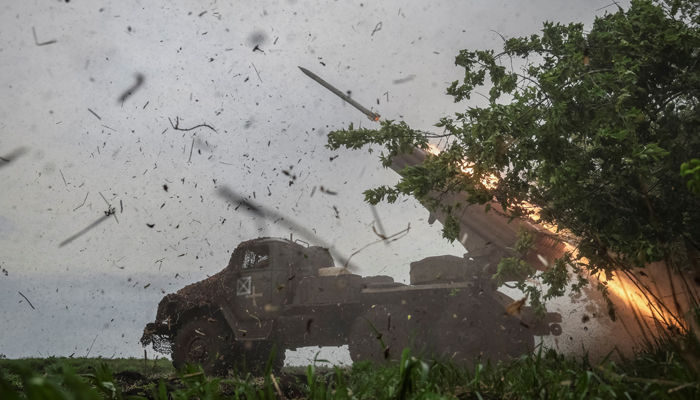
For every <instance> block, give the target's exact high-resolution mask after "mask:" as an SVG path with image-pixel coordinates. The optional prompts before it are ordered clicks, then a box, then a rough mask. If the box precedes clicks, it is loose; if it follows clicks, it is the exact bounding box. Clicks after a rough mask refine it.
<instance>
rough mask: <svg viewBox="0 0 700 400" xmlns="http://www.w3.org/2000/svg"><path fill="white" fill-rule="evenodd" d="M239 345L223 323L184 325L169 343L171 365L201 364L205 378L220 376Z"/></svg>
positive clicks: (204, 320) (203, 321) (210, 320)
mask: <svg viewBox="0 0 700 400" xmlns="http://www.w3.org/2000/svg"><path fill="white" fill-rule="evenodd" d="M238 347H239V345H238V344H237V343H236V342H235V341H234V338H233V334H232V333H231V330H230V329H229V328H228V326H226V325H225V324H224V323H223V321H220V320H216V319H213V318H202V319H197V320H192V321H190V322H188V323H186V324H185V325H184V326H183V327H182V328H180V329H179V330H178V331H177V333H176V334H175V338H174V340H173V353H172V358H173V366H174V367H175V368H176V369H180V368H182V367H183V366H184V365H185V364H187V363H190V364H197V365H201V366H202V369H204V373H206V374H207V375H221V374H225V373H226V372H227V371H226V369H227V366H228V365H232V364H233V362H234V361H235V359H236V358H237V355H238V352H237V351H236V349H237V348H238Z"/></svg>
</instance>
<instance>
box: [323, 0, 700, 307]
mask: <svg viewBox="0 0 700 400" xmlns="http://www.w3.org/2000/svg"><path fill="white" fill-rule="evenodd" d="M699 4H700V3H697V2H694V1H682V0H664V1H632V4H631V6H630V8H629V9H628V10H626V11H625V10H623V9H621V8H618V10H617V11H616V12H614V13H606V14H605V15H604V16H602V17H598V18H596V20H595V22H594V24H593V27H592V29H591V31H590V32H589V33H588V34H586V33H585V31H584V27H583V24H569V25H561V24H558V23H557V24H555V23H549V22H548V23H545V24H544V29H543V30H542V32H541V34H539V35H532V36H530V37H522V38H511V39H507V40H505V41H504V48H503V51H502V52H500V53H498V54H496V53H495V52H494V51H491V50H479V51H469V50H462V51H461V52H460V53H459V55H458V56H457V57H456V61H455V64H456V65H458V66H461V67H463V68H464V70H465V75H464V79H463V80H462V81H461V82H460V81H455V82H453V83H452V85H451V86H450V87H449V88H448V89H447V93H448V94H449V95H451V96H453V97H454V100H455V102H459V101H462V100H465V99H469V98H470V96H471V95H472V94H473V93H475V91H476V89H477V88H478V87H480V86H484V87H486V89H487V90H488V99H489V104H488V106H487V107H483V108H482V107H468V108H467V110H466V111H465V112H463V113H457V114H456V115H455V116H454V117H445V118H442V119H441V120H440V121H439V123H437V124H436V126H437V127H444V129H445V132H446V133H445V136H449V137H450V138H451V144H450V145H449V146H447V148H446V149H445V150H444V151H443V152H442V153H440V154H439V155H435V156H433V155H430V156H428V158H427V159H426V161H425V162H424V163H423V164H422V165H419V166H414V167H409V168H406V169H405V170H404V171H403V173H402V177H401V179H400V181H399V183H397V184H396V185H395V186H393V187H388V186H382V187H379V188H374V189H370V190H367V191H366V192H365V196H366V201H368V202H370V203H372V204H376V203H377V202H379V201H382V200H387V201H389V202H390V203H391V202H394V201H395V200H396V199H397V198H398V196H400V195H412V196H414V197H415V198H416V199H418V200H419V201H421V202H422V203H423V204H424V205H426V206H427V207H428V208H429V209H431V210H436V209H438V208H441V209H442V210H443V211H447V212H449V211H452V208H453V207H454V205H451V204H442V203H441V202H440V198H439V196H436V195H435V194H436V193H449V192H463V193H466V194H467V195H468V199H469V202H471V203H478V204H486V203H488V202H490V201H491V200H492V199H495V200H496V201H497V202H499V203H500V204H501V205H502V207H503V209H504V211H505V212H506V213H507V214H508V215H510V216H511V217H512V218H521V217H526V216H527V215H528V214H529V213H531V212H532V211H531V209H530V208H528V207H526V204H528V203H529V204H533V205H536V206H537V207H539V208H540V210H539V214H540V217H541V221H543V222H546V223H552V224H556V225H557V226H558V227H559V228H561V229H567V230H569V231H570V232H572V233H573V234H575V235H576V236H578V238H580V243H579V245H578V257H579V258H578V261H579V265H581V266H583V267H586V269H587V270H588V271H589V272H590V273H591V274H598V273H604V274H606V275H608V274H609V273H610V272H613V271H629V269H630V268H632V267H644V266H645V265H646V264H647V263H649V262H654V261H661V260H665V261H666V262H667V264H668V265H670V266H671V267H672V268H674V269H676V270H683V269H684V268H687V267H688V265H689V263H688V259H689V258H688V256H687V255H688V254H690V253H691V252H697V251H698V249H699V247H698V246H699V245H698V240H699V238H700V199H699V198H698V197H696V196H695V195H693V193H692V192H691V191H688V190H687V189H686V183H685V182H684V178H683V177H682V176H681V175H679V173H678V171H679V167H680V166H681V164H682V163H683V162H685V161H687V160H690V159H693V158H694V157H695V158H697V156H698V155H699V154H700V134H699V133H698V132H699V131H698V128H699V127H700V114H699V111H700V109H699V108H698V101H700V50H699V49H700V29H699V23H700V10H699V8H700V5H699ZM509 59H510V60H509ZM513 59H521V60H522V61H521V62H520V63H521V64H522V65H523V66H522V68H519V69H513V68H512V67H511V65H512V63H511V60H513ZM516 64H517V61H516ZM487 77H488V78H489V81H488V82H487V80H486V79H487ZM436 136H437V135H432V134H430V133H426V132H420V131H416V130H413V129H411V128H410V127H409V126H408V125H407V124H405V123H404V122H399V123H395V122H394V121H390V120H387V121H382V122H381V127H380V128H379V129H376V130H372V129H354V128H353V126H352V125H350V127H349V129H347V130H345V129H343V130H340V131H334V132H331V133H330V134H329V138H328V145H327V146H328V147H329V148H332V149H337V148H339V147H341V146H345V147H347V148H355V149H357V148H360V147H362V146H364V145H365V144H379V145H383V146H385V147H386V149H387V152H386V153H383V154H382V161H383V163H384V166H387V165H389V164H390V163H391V159H392V158H393V157H394V156H397V155H399V154H403V153H407V152H411V151H412V149H413V147H414V146H417V147H422V148H426V147H427V143H428V140H429V139H430V138H431V137H436ZM465 160H468V165H469V166H470V167H471V169H470V172H468V173H465V172H463V171H462V167H463V166H465ZM690 170H691V167H690V166H688V167H686V169H685V170H684V171H690ZM692 171H695V173H697V171H698V169H697V168H695V169H693V170H692ZM691 173H693V172H689V173H688V174H691ZM493 175H495V176H497V177H498V178H499V180H498V184H497V185H496V186H495V187H490V186H487V185H485V184H484V183H483V182H484V180H485V179H486V178H488V177H489V176H493ZM694 182H695V181H694ZM688 187H689V188H690V187H691V185H690V184H689V185H688ZM693 187H694V186H693ZM450 222H451V221H449V220H448V223H447V224H445V228H444V231H443V235H444V236H445V237H446V238H448V239H449V240H454V239H456V238H457V237H458V234H459V232H458V229H459V225H457V224H455V223H454V221H452V222H453V223H450ZM569 256H570V255H569ZM584 260H586V261H585V262H584ZM511 261H513V260H511ZM571 261H573V260H571ZM558 265H559V266H560V268H559V273H558V275H557V277H556V279H552V281H553V282H555V285H557V286H558V287H556V288H554V289H555V290H554V291H553V292H552V293H553V294H554V295H557V294H558V295H561V294H562V293H563V290H561V289H562V288H563V285H566V284H567V282H568V281H569V278H567V277H566V276H565V275H566V274H565V273H564V274H563V275H562V273H561V268H562V265H563V263H560V264H558ZM562 277H564V278H563V279H562ZM603 286H604V285H603ZM601 289H602V290H603V292H604V294H605V293H606V292H605V290H604V289H605V288H604V287H602V288H601ZM550 297H551V296H550ZM609 304H611V303H609ZM611 315H613V314H611Z"/></svg>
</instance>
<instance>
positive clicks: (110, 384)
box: [0, 340, 700, 400]
mask: <svg viewBox="0 0 700 400" xmlns="http://www.w3.org/2000/svg"><path fill="white" fill-rule="evenodd" d="M676 350H677V349H676V347H674V344H673V343H672V342H670V341H663V340H659V341H657V342H655V343H654V344H653V345H649V346H648V347H647V349H646V350H645V351H644V352H643V353H642V354H639V355H638V357H636V358H635V359H632V360H620V361H618V362H612V361H610V360H609V359H607V358H606V359H605V360H603V361H602V362H600V363H597V364H591V363H590V362H589V361H588V358H587V357H585V356H584V357H582V358H581V357H579V358H573V357H567V356H563V355H560V354H557V353H556V352H555V351H554V350H546V349H543V348H538V349H537V351H536V352H535V353H533V354H530V355H525V356H522V357H520V358H519V359H517V360H514V361H512V362H509V363H500V364H497V365H492V364H490V363H475V365H473V366H471V368H463V367H461V366H457V365H454V364H451V363H438V362H432V361H431V360H426V359H418V358H415V357H412V356H411V355H410V353H409V351H408V350H405V351H404V353H403V355H402V358H401V360H400V362H395V363H393V364H389V365H385V366H374V365H372V364H370V363H367V362H365V363H357V364H354V365H353V366H352V367H351V368H345V369H341V368H338V367H334V368H321V367H317V366H316V362H321V361H325V360H316V361H315V362H314V364H312V365H309V366H308V367H307V368H305V371H303V372H305V374H303V375H302V374H300V372H302V370H301V369H299V368H296V369H286V370H285V371H284V372H283V374H282V375H281V376H279V377H275V379H276V380H275V382H273V380H272V375H271V374H270V366H269V365H268V368H267V371H266V373H265V377H264V378H260V377H253V376H252V375H250V374H246V373H242V372H240V371H230V372H229V375H228V376H226V377H222V378H211V377H206V376H205V375H204V374H203V373H202V371H201V369H200V368H199V367H197V366H187V367H186V368H185V369H183V370H182V371H175V370H174V369H173V368H172V366H170V365H169V361H167V360H165V359H160V360H151V361H149V362H148V364H147V365H146V366H144V361H143V360H138V359H118V360H106V359H66V358H47V359H21V360H0V398H1V399H3V400H4V399H8V400H15V399H25V398H26V399H66V400H68V399H96V400H97V399H143V398H150V399H159V400H160V399H162V400H165V399H191V398H198V399H254V400H262V399H279V398H282V397H284V398H288V399H291V398H305V399H314V400H325V399H440V398H458V399H480V400H481V399H635V400H636V399H651V398H654V399H656V398H658V399H700V387H699V381H698V377H697V376H695V375H693V373H692V368H690V365H689V362H693V361H692V360H689V359H688V358H687V357H683V356H681V355H680V354H679V353H678V352H677V351H676ZM113 371H114V372H115V373H116V372H121V371H143V373H144V375H145V376H144V378H143V380H142V381H139V382H137V384H136V385H134V383H133V382H132V383H131V385H132V386H137V387H131V386H125V385H124V383H123V382H122V381H120V380H118V379H115V377H114V374H113ZM285 372H286V373H285ZM295 372H296V374H295ZM134 393H137V394H139V396H135V395H134Z"/></svg>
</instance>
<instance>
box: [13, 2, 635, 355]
mask: <svg viewBox="0 0 700 400" xmlns="http://www.w3.org/2000/svg"><path fill="white" fill-rule="evenodd" d="M609 3H610V1H609V0H596V1H587V2H582V1H574V0H567V1H544V0H542V1H520V2H514V1H433V2H418V1H414V2H409V3H408V4H407V2H404V1H381V2H380V1H373V2H370V1H362V0H360V1H316V2H307V1H269V2H265V1H259V0H256V1H236V2H217V1H213V2H212V1H206V2H205V1H180V0H177V1H175V0H171V1H122V2H100V1H70V2H67V1H57V0H44V1H23V2H3V5H2V6H1V8H0V10H1V11H0V71H2V73H0V88H1V90H0V157H4V158H6V159H11V162H4V161H2V160H0V187H1V188H2V189H0V268H2V270H1V271H0V272H2V275H0V354H4V355H6V356H7V357H10V358H15V357H27V356H39V355H43V356H47V355H49V354H50V355H57V356H68V355H70V354H71V353H75V355H76V356H84V355H86V354H87V352H88V349H89V348H90V347H92V349H91V350H90V355H91V356H98V355H100V356H104V357H111V356H117V357H127V356H134V357H141V356H143V350H142V348H141V346H140V345H139V344H138V343H137V341H138V339H139V338H140V336H141V333H142V330H143V327H144V326H145V325H146V323H148V322H151V321H153V319H154V317H155V313H156V306H157V304H158V301H160V299H161V298H162V296H163V295H164V293H170V292H174V291H176V290H177V289H180V288H182V287H183V286H185V285H187V284H190V283H193V282H196V281H199V280H201V279H203V278H206V277H207V276H209V275H212V274H214V273H216V272H218V271H220V270H221V269H222V268H224V267H225V266H226V264H227V262H228V259H229V257H230V254H231V251H232V250H233V249H234V248H235V247H236V245H237V244H238V243H240V242H241V241H243V240H247V239H251V238H254V237H258V236H282V237H289V235H290V233H292V234H294V237H295V238H301V239H303V240H305V241H308V242H311V243H314V244H320V242H324V243H325V244H327V245H330V246H332V248H333V251H334V253H335V254H336V255H340V256H348V255H349V254H351V253H353V252H354V251H356V250H357V249H359V248H360V247H362V246H364V245H365V244H367V243H370V242H372V241H374V240H376V236H374V234H373V233H372V230H371V227H372V221H373V219H374V217H373V215H372V212H371V210H370V207H369V206H368V205H367V204H366V203H364V201H363V198H364V196H363V195H362V192H363V191H364V190H365V189H368V188H372V187H376V186H378V185H382V184H387V185H391V184H393V183H395V182H396V181H397V179H398V176H397V175H396V174H395V173H394V172H393V171H391V170H385V169H382V167H381V164H380V163H379V161H378V159H377V156H376V153H375V154H372V155H370V154H368V152H367V151H366V150H362V151H347V150H340V151H335V152H331V151H329V150H327V149H326V148H324V145H325V144H326V134H327V133H328V132H329V131H331V130H334V129H341V128H345V127H347V126H348V125H349V124H350V123H351V122H352V123H354V124H355V125H356V126H357V125H358V124H361V125H362V126H369V125H370V124H372V123H371V122H370V121H368V120H367V119H366V117H365V116H364V115H362V114H361V113H359V112H358V111H357V110H355V109H354V108H352V107H350V106H348V105H346V104H344V103H343V102H342V101H341V100H340V99H338V98H336V97H335V96H334V95H332V94H331V93H330V92H328V91H327V90H326V89H324V88H322V87H321V86H319V85H318V84H317V83H315V82H313V81H312V80H310V79H309V78H307V77H306V76H305V75H304V74H302V73H301V71H300V70H299V69H298V68H297V66H303V67H305V68H307V69H309V70H311V71H312V72H315V73H316V74H318V75H319V76H321V77H322V78H323V79H325V80H327V81H328V82H330V83H332V84H334V85H336V86H337V87H338V88H339V89H340V90H343V91H348V90H350V91H352V97H353V98H354V99H356V100H357V101H359V102H360V103H362V104H364V105H365V106H366V107H368V108H370V107H371V108H372V109H373V110H374V111H376V112H379V113H380V114H381V115H382V117H383V118H388V119H398V120H401V119H403V120H405V121H406V122H408V123H409V124H410V125H411V126H412V127H413V128H417V129H422V130H428V131H435V132H438V131H437V128H434V127H433V125H434V124H435V123H436V122H437V121H438V120H439V118H441V117H443V116H448V115H452V114H453V113H454V112H456V111H463V110H464V109H465V108H466V107H467V106H468V105H476V104H483V103H480V101H481V100H480V98H479V96H475V98H474V99H473V101H472V102H465V103H461V104H454V103H453V102H452V98H451V97H448V96H446V95H445V89H446V87H448V86H449V85H450V83H451V82H452V81H454V80H457V79H460V78H461V77H462V76H463V70H462V69H460V68H457V67H455V66H454V58H455V56H456V55H457V54H458V52H459V51H460V50H462V49H471V50H476V49H495V50H498V49H499V48H500V46H501V43H502V39H501V37H500V36H499V34H500V35H503V36H504V37H506V38H508V37H514V36H521V35H528V36H529V35H530V34H533V33H538V32H539V31H540V30H541V29H542V23H543V22H544V21H547V20H549V21H559V22H562V23H569V22H584V23H586V25H587V26H588V27H590V24H591V22H592V21H593V18H594V16H595V15H602V14H603V13H604V12H605V11H606V10H611V11H614V9H613V8H607V9H601V10H597V9H599V8H601V7H605V6H607V5H609ZM622 4H623V5H624V2H623V3H622ZM596 10H597V11H596ZM496 32H498V33H499V34H497V33H496ZM129 93H130V94H129ZM176 121H179V125H178V126H177V127H178V128H180V129H189V128H191V127H194V126H197V125H201V124H206V125H207V126H201V127H199V128H196V129H193V130H188V131H182V130H176V129H174V128H173V126H172V125H171V122H172V123H173V124H175V123H176ZM373 126H377V125H373ZM376 150H380V149H376ZM283 171H287V172H288V173H289V174H290V175H292V176H295V177H296V179H292V178H290V176H288V175H286V174H285V173H284V172H283ZM166 185H167V190H166V189H165V188H166ZM320 186H323V187H324V188H325V189H328V190H330V191H332V192H336V193H337V195H329V194H325V193H322V192H321V191H320V190H319V188H320ZM221 188H228V189H230V190H231V191H233V192H235V193H237V194H238V195H239V196H241V197H244V198H246V199H247V200H248V201H250V202H251V203H253V204H256V205H257V206H260V207H263V208H264V209H265V210H269V211H272V212H267V213H266V215H268V216H271V215H273V214H274V215H276V217H275V218H269V219H265V220H260V219H254V218H255V216H253V215H251V214H250V213H247V212H245V211H244V207H241V208H239V209H238V210H236V207H237V206H238V203H237V202H236V201H234V200H232V199H230V198H224V197H222V196H219V195H218V194H217V193H218V189H221ZM312 194H313V196H312ZM103 197H104V199H103ZM108 203H109V206H108ZM109 207H114V209H115V211H116V214H115V216H116V218H115V216H110V217H109V218H107V217H106V216H105V211H108V210H109ZM377 212H378V215H379V216H380V218H381V222H382V224H383V227H384V229H385V230H386V232H387V233H394V232H398V231H400V230H403V229H405V228H406V227H407V226H408V224H410V226H411V230H410V232H409V234H408V235H407V236H406V237H405V238H403V239H402V240H400V241H398V242H395V243H394V244H391V245H389V246H384V245H376V246H373V247H370V248H368V249H366V250H364V251H363V252H362V253H360V254H358V255H357V256H355V257H354V258H353V264H354V266H355V272H356V273H360V274H363V275H374V274H379V273H381V274H387V275H391V276H393V277H395V278H396V279H397V280H400V281H407V278H408V264H409V263H410V262H411V261H416V260H420V259H422V258H424V257H427V256H433V255H442V254H452V255H458V256H461V255H462V254H463V253H464V248H463V247H462V246H461V245H459V244H455V245H452V244H449V243H447V242H446V241H444V240H443V239H441V235H440V230H441V226H440V224H439V223H435V224H434V225H432V226H430V225H428V223H427V217H428V212H427V211H426V210H425V209H424V208H423V207H421V206H420V205H419V204H418V203H417V202H416V201H415V200H413V199H411V198H405V199H400V200H399V202H398V203H397V204H395V205H391V206H387V205H380V206H378V207H377ZM279 218H284V220H280V219H279ZM117 219H118V221H117ZM95 223H96V225H95V226H93V227H92V228H91V229H89V230H87V231H86V232H85V233H84V234H83V235H81V236H79V237H77V238H74V239H71V238H73V237H74V236H75V235H76V234H78V233H80V232H81V231H83V230H85V229H86V228H89V227H91V225H92V224H95ZM151 226H152V227H151ZM294 226H297V227H299V226H303V227H305V229H307V230H308V231H311V232H314V233H315V235H313V236H312V235H308V234H303V232H301V231H300V229H298V228H295V227H294ZM63 242H66V244H65V245H64V246H62V247H60V246H59V245H60V244H61V243H63ZM19 292H21V293H22V294H23V295H24V296H26V297H27V299H28V301H29V302H31V305H32V306H33V308H32V306H30V304H28V301H27V300H25V299H24V298H23V297H22V296H21V295H20V294H19ZM93 342H94V344H93ZM300 354H301V353H300ZM334 354H335V356H336V357H337V358H338V359H339V360H347V356H346V355H344V353H343V352H342V351H340V352H335V353H334ZM303 357H305V356H303V355H298V356H297V362H307V361H306V359H303ZM298 360H301V361H298ZM292 362H294V361H292Z"/></svg>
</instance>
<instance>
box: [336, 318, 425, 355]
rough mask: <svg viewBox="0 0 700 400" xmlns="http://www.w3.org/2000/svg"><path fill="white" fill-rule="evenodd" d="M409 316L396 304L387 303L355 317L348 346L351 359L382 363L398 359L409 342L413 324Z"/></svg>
mask: <svg viewBox="0 0 700 400" xmlns="http://www.w3.org/2000/svg"><path fill="white" fill-rule="evenodd" d="M408 315H409V313H408V312H406V310H404V309H402V308H401V307H399V306H394V305H386V306H377V307H375V308H373V309H370V310H368V311H366V312H364V313H363V314H362V315H361V316H360V317H358V318H357V319H355V322H354V323H353V325H352V327H351V328H350V335H349V338H350V343H349V345H348V348H349V350H350V357H351V358H352V361H353V362H359V361H366V360H371V361H373V362H375V363H382V362H384V361H386V360H389V359H400V358H401V354H402V353H403V350H404V348H406V347H408V346H409V345H410V343H411V336H410V335H411V331H412V329H413V327H414V326H415V324H411V323H410V322H409V319H408ZM372 327H374V329H373V328H372ZM375 329H376V332H375ZM382 344H383V345H382Z"/></svg>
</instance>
